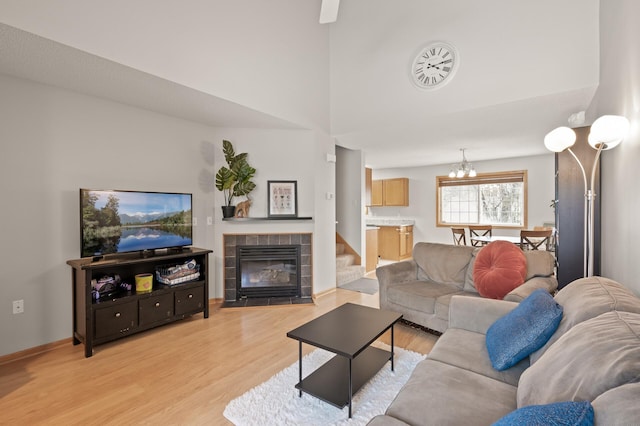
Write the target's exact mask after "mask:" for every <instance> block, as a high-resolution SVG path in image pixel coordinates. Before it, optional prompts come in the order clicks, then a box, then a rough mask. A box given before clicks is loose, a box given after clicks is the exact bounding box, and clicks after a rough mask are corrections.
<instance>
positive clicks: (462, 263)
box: [413, 243, 474, 290]
mask: <svg viewBox="0 0 640 426" xmlns="http://www.w3.org/2000/svg"><path fill="white" fill-rule="evenodd" d="M473 250H474V247H470V246H454V245H450V244H438V243H417V244H416V245H415V247H414V248H413V259H414V260H415V262H416V264H417V265H418V280H429V281H434V282H436V283H439V284H450V285H453V286H455V287H457V288H459V289H460V290H462V288H463V287H464V277H465V274H466V272H467V265H468V264H469V261H470V260H471V254H472V253H473Z"/></svg>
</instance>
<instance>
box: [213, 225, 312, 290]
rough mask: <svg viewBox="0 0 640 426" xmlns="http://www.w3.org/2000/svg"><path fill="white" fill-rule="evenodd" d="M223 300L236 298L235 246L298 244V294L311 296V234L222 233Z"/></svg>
mask: <svg viewBox="0 0 640 426" xmlns="http://www.w3.org/2000/svg"><path fill="white" fill-rule="evenodd" d="M223 241H224V300H225V302H233V301H236V300H237V290H236V246H258V245H260V246H262V245H276V246H277V245H279V246H287V245H296V244H300V262H301V265H300V266H301V272H302V275H301V278H300V279H301V282H300V296H301V297H302V298H311V295H312V293H313V292H312V283H313V272H312V271H313V268H312V265H313V256H312V253H311V244H312V234H311V233H304V234H266V233H263V234H224V235H223Z"/></svg>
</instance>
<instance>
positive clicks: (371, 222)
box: [365, 217, 415, 226]
mask: <svg viewBox="0 0 640 426" xmlns="http://www.w3.org/2000/svg"><path fill="white" fill-rule="evenodd" d="M365 223H366V224H367V226H408V225H414V224H415V220H413V219H403V218H401V217H368V218H366V222H365Z"/></svg>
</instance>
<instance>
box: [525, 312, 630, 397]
mask: <svg viewBox="0 0 640 426" xmlns="http://www.w3.org/2000/svg"><path fill="white" fill-rule="evenodd" d="M638 348H640V314H636V313H629V312H617V311H612V312H607V313H605V314H602V315H600V316H598V317H596V318H592V319H590V320H587V321H584V322H582V323H580V324H578V325H576V326H574V327H573V328H572V329H571V330H569V331H568V332H566V333H565V334H564V335H563V336H562V337H561V338H560V339H558V340H557V341H556V342H555V343H554V344H552V345H551V346H550V347H549V348H548V349H547V351H546V352H545V354H544V355H543V356H542V357H541V358H540V359H538V361H537V362H536V363H535V364H533V365H531V367H529V368H528V369H527V370H526V371H525V372H524V373H523V374H522V376H521V377H520V383H519V385H518V407H524V406H526V405H539V404H549V403H552V402H558V401H593V400H594V399H595V398H596V397H597V396H598V395H601V394H602V393H604V392H606V391H608V390H609V389H613V388H615V387H617V386H621V385H624V384H626V383H630V382H637V381H638V380H640V356H638Z"/></svg>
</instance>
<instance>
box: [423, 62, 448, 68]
mask: <svg viewBox="0 0 640 426" xmlns="http://www.w3.org/2000/svg"><path fill="white" fill-rule="evenodd" d="M446 62H450V60H446V61H440V62H439V63H437V64H428V65H427V68H426V69H429V68H435V69H437V70H440V68H439V67H438V65H442V64H444V63H446Z"/></svg>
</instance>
